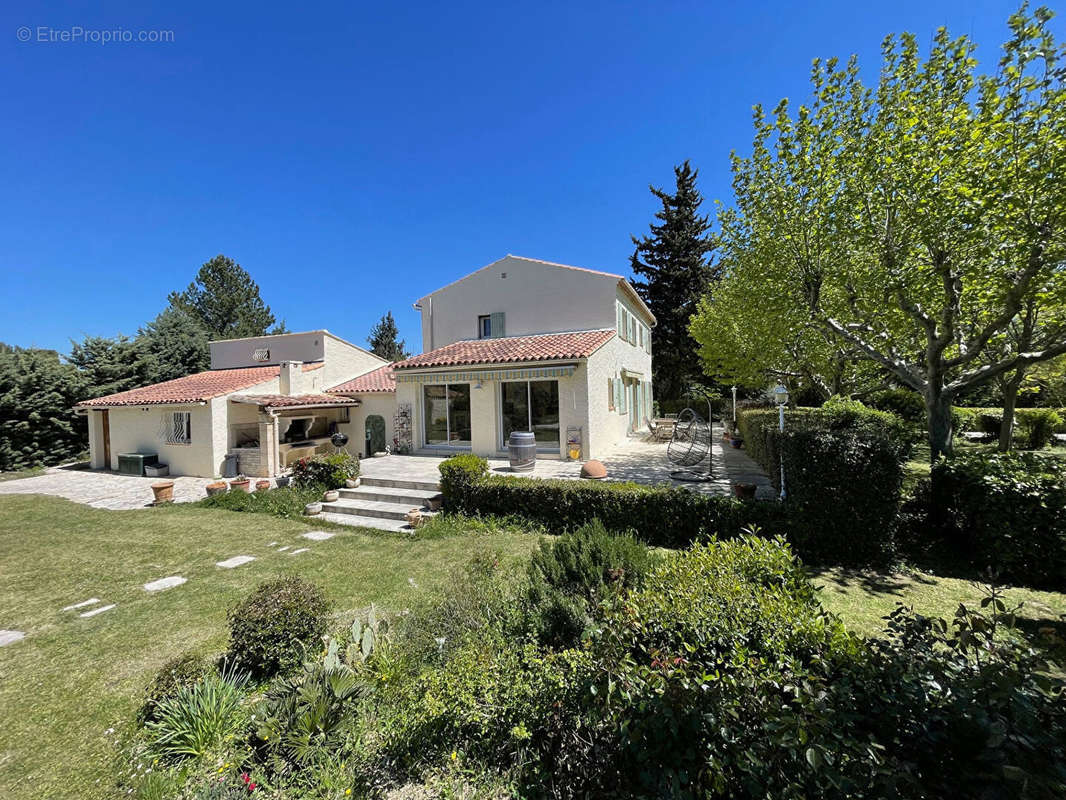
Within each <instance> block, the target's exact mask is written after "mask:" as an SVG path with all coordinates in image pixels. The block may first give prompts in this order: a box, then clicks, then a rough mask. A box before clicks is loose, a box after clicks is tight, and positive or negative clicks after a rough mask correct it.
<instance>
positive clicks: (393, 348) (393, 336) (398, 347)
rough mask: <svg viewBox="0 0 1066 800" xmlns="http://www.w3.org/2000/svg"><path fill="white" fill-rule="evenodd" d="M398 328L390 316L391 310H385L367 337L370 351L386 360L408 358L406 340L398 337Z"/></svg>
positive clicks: (409, 355)
mask: <svg viewBox="0 0 1066 800" xmlns="http://www.w3.org/2000/svg"><path fill="white" fill-rule="evenodd" d="M399 336H400V329H399V328H397V327H396V320H395V319H393V318H392V311H387V312H385V316H383V317H382V318H381V319H380V320H379V321H378V323H377V325H375V326H374V327H373V328H371V329H370V336H368V337H367V340H366V341H367V344H369V345H370V352H372V353H373V354H374V355H376V356H378V357H379V358H384V359H385V360H386V361H403V360H404V359H405V358H410V357H411V354H410V353H408V352H407V347H406V345H407V342H406V341H404V340H403V339H400V338H399Z"/></svg>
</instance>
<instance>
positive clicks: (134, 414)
mask: <svg viewBox="0 0 1066 800" xmlns="http://www.w3.org/2000/svg"><path fill="white" fill-rule="evenodd" d="M175 411H188V412H189V413H190V415H191V416H190V424H191V427H192V443H191V444H166V443H165V442H164V441H163V439H162V437H161V435H160V433H161V430H162V426H163V415H164V414H169V413H172V412H175ZM213 414H214V408H213V405H212V404H207V405H188V406H181V405H165V406H159V405H157V406H145V407H136V408H113V409H111V413H110V417H111V419H110V428H111V469H118V457H119V454H120V453H155V454H157V455H158V456H159V460H160V462H162V463H164V464H168V465H169V466H170V474H171V475H199V476H203V477H211V476H214V475H216V474H218V469H217V466H216V464H215V441H216V439H217V424H216V422H215V420H213V418H212V417H213ZM221 427H222V431H223V437H224V436H225V421H224V417H223V422H222V426H221Z"/></svg>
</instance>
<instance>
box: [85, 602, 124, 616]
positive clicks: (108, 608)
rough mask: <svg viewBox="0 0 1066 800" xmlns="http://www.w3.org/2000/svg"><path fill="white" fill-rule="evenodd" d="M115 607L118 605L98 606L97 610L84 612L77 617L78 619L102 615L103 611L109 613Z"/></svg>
mask: <svg viewBox="0 0 1066 800" xmlns="http://www.w3.org/2000/svg"><path fill="white" fill-rule="evenodd" d="M116 605H118V603H112V604H111V605H109V606H100V607H99V608H94V609H93V610H92V611H85V612H83V613H81V614H79V615H78V616H80V617H95V616H96V615H97V614H103V613H104V612H105V611H110V610H111V609H112V608H114V607H115V606H116Z"/></svg>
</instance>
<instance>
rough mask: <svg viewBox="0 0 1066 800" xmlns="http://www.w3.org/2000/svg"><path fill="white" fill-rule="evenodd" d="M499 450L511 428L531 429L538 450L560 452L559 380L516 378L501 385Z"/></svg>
mask: <svg viewBox="0 0 1066 800" xmlns="http://www.w3.org/2000/svg"><path fill="white" fill-rule="evenodd" d="M500 420H501V424H500V432H501V433H502V434H503V441H502V443H501V449H504V448H506V446H507V437H509V436H510V435H511V431H532V432H533V434H534V435H535V436H536V439H537V449H538V450H545V451H549V452H553V453H557V452H559V382H558V381H515V382H510V383H504V384H502V385H501V387H500Z"/></svg>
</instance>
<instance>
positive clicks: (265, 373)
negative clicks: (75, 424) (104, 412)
mask: <svg viewBox="0 0 1066 800" xmlns="http://www.w3.org/2000/svg"><path fill="white" fill-rule="evenodd" d="M321 366H322V362H321V361H317V362H314V363H311V364H304V366H303V369H304V372H310V371H311V370H315V369H318V368H319V367H321ZM280 374H281V367H279V366H268V367H237V368H235V369H209V370H207V372H197V373H196V374H195V375H186V376H185V377H184V378H175V379H174V380H172V381H163V382H162V383H153V384H151V385H150V386H142V387H141V388H139V389H130V390H128V391H125V392H119V393H117V394H109V395H105V396H104V397H94V398H92V399H91V400H83V401H81V402H80V403H78V404H77V405H78V407H82V408H91V407H93V406H105V407H106V406H151V405H165V404H178V403H201V402H203V401H205V400H210V399H211V398H213V397H221V396H222V395H226V394H229V393H230V392H238V391H240V390H241V389H247V388H249V387H250V386H255V385H256V384H257V383H264V382H266V381H269V380H271V379H272V378H276V377H278V376H279V375H280Z"/></svg>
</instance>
